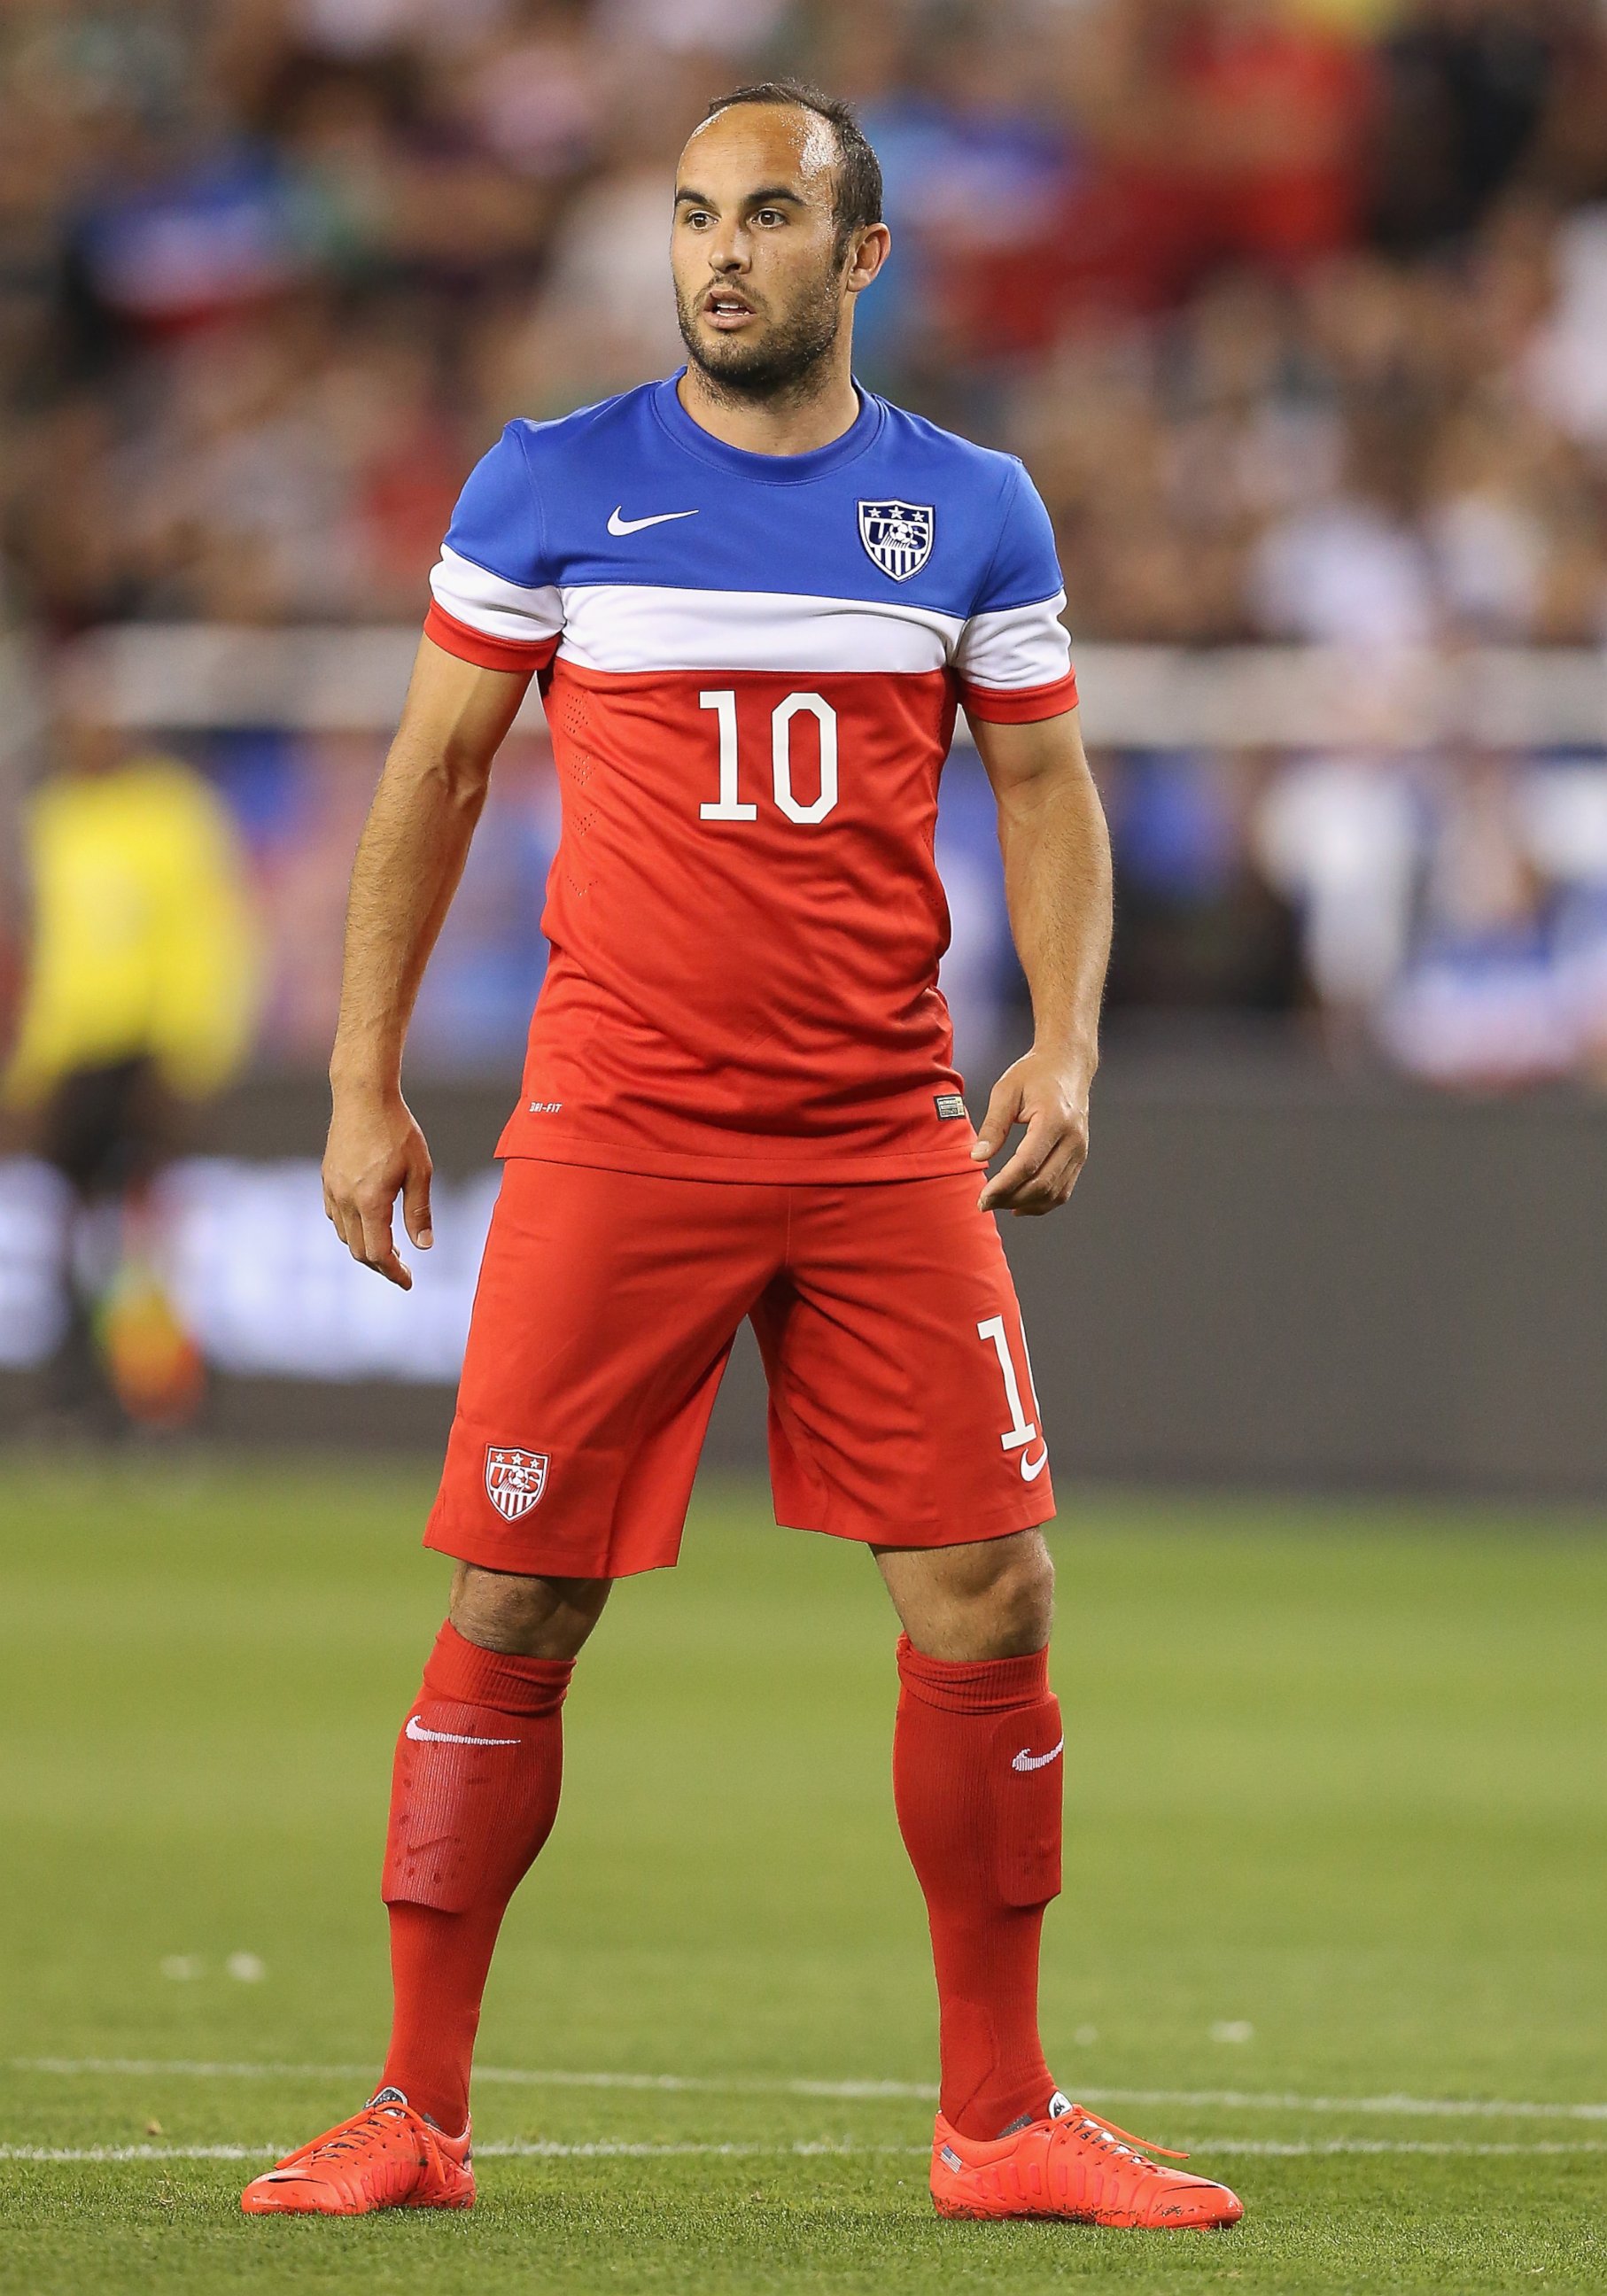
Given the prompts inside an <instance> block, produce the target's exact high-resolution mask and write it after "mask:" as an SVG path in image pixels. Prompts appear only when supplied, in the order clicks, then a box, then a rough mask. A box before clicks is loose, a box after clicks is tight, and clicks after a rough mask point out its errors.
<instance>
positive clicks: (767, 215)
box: [753, 208, 786, 223]
mask: <svg viewBox="0 0 1607 2296" xmlns="http://www.w3.org/2000/svg"><path fill="white" fill-rule="evenodd" d="M753 220H754V222H755V223H785V221H786V217H785V216H783V213H782V211H781V209H779V208H760V209H759V211H758V214H757V215H756V216H755V217H754V218H753Z"/></svg>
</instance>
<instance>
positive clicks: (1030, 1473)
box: [1021, 1443, 1049, 1483]
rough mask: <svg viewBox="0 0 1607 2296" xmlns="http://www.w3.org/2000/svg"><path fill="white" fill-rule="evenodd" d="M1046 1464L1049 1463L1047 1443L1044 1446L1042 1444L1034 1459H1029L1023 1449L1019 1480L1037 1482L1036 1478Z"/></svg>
mask: <svg viewBox="0 0 1607 2296" xmlns="http://www.w3.org/2000/svg"><path fill="white" fill-rule="evenodd" d="M1048 1464H1049V1446H1048V1445H1047V1443H1045V1446H1044V1447H1043V1449H1042V1450H1041V1451H1040V1452H1039V1453H1038V1455H1037V1458H1036V1459H1029V1457H1028V1456H1027V1454H1026V1453H1025V1451H1023V1452H1022V1453H1021V1480H1022V1482H1024V1483H1036V1482H1037V1479H1038V1477H1039V1476H1040V1475H1041V1474H1042V1473H1043V1472H1044V1469H1045V1467H1046V1466H1047V1465H1048Z"/></svg>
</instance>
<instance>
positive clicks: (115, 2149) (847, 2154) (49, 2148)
mask: <svg viewBox="0 0 1607 2296" xmlns="http://www.w3.org/2000/svg"><path fill="white" fill-rule="evenodd" d="M289 2149H290V2148H289V2146H288V2145H282V2144H0V2161H39V2162H43V2163H45V2164H52V2163H56V2162H72V2161H275V2160H277V2159H278V2158H279V2157H280V2156H281V2154H283V2153H286V2152H288V2151H289ZM1194 2149H1195V2151H1196V2152H1197V2153H1200V2154H1201V2156H1204V2155H1208V2154H1209V2155H1215V2154H1229V2153H1231V2154H1233V2155H1234V2156H1236V2157H1239V2158H1254V2159H1259V2160H1271V2159H1275V2160H1309V2159H1312V2158H1316V2157H1326V2156H1329V2155H1332V2154H1336V2153H1363V2154H1365V2155H1368V2156H1369V2157H1371V2156H1373V2155H1375V2154H1382V2153H1390V2154H1395V2153H1431V2154H1433V2155H1434V2156H1435V2157H1437V2158H1445V2159H1477V2160H1487V2159H1489V2158H1492V2157H1500V2158H1503V2159H1508V2158H1513V2157H1514V2156H1516V2157H1521V2158H1525V2159H1529V2158H1534V2157H1537V2156H1541V2155H1544V2156H1546V2158H1553V2157H1555V2156H1557V2155H1560V2154H1570V2153H1607V2144H1546V2143H1544V2142H1542V2143H1540V2144H1412V2143H1406V2142H1398V2141H1396V2140H1395V2139H1393V2138H1390V2137H1368V2136H1335V2137H1331V2138H1328V2139H1326V2140H1325V2141H1324V2142H1322V2143H1317V2144H1283V2143H1280V2142H1278V2141H1277V2140H1276V2139H1262V2138H1259V2137H1229V2138H1226V2139H1224V2140H1222V2141H1219V2142H1212V2143H1207V2144H1201V2143H1200V2141H1199V2140H1198V2139H1196V2140H1195V2146H1194ZM474 2151H475V2156H476V2158H477V2159H479V2160H481V2161H488V2160H493V2161H620V2160H624V2161H673V2160H684V2159H693V2158H696V2159H704V2160H720V2161H789V2160H810V2159H817V2158H820V2157H822V2156H825V2157H829V2158H832V2159H838V2160H864V2159H867V2158H882V2159H886V2158H889V2157H896V2158H898V2159H899V2160H924V2159H925V2158H926V2156H927V2151H928V2148H927V2147H926V2146H925V2145H924V2144H626V2143H619V2142H615V2141H613V2140H612V2139H603V2140H599V2141H597V2142H595V2143H592V2144H560V2143H558V2142H556V2141H555V2140H552V2139H548V2138H532V2139H529V2140H521V2139H518V2138H514V2139H511V2140H509V2141H507V2142H505V2143H498V2144H477V2145H476V2146H475V2148H474Z"/></svg>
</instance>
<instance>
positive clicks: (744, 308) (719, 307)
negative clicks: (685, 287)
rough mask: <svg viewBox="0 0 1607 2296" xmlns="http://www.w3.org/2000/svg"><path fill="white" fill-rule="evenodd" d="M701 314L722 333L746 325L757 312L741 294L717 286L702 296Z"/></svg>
mask: <svg viewBox="0 0 1607 2296" xmlns="http://www.w3.org/2000/svg"><path fill="white" fill-rule="evenodd" d="M703 316H704V317H705V318H706V319H707V320H708V322H709V325H710V326H711V327H718V328H719V330H720V331H721V332H722V333H730V332H733V331H734V329H736V328H738V327H742V326H746V324H748V322H749V320H750V319H752V318H754V317H756V316H757V314H756V313H755V311H754V308H753V306H752V304H751V303H749V302H747V301H745V300H744V299H743V298H742V296H741V295H736V294H733V293H731V292H730V291H729V290H726V289H723V288H717V289H715V290H714V291H713V292H711V293H709V294H708V295H705V296H704V298H703Z"/></svg>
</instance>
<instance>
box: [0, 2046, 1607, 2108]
mask: <svg viewBox="0 0 1607 2296" xmlns="http://www.w3.org/2000/svg"><path fill="white" fill-rule="evenodd" d="M11 2066H12V2071H13V2072H30V2073H59V2074H63V2075H77V2074H95V2073H105V2074H120V2075H128V2076H132V2077H135V2078H138V2079H166V2078H169V2077H171V2078H173V2079H195V2080H355V2081H367V2080H370V2079H373V2075H374V2068H373V2065H372V2064H365V2065H311V2064H273V2063H268V2064H263V2063H232V2064H231V2063H223V2062H217V2063H214V2062H206V2061H203V2060H201V2059H196V2058H163V2057H13V2058H12V2060H11ZM474 2078H475V2079H476V2080H477V2081H480V2082H505V2083H510V2084H514V2085H517V2086H519V2087H531V2088H602V2089H611V2088H612V2089H645V2090H649V2091H654V2090H656V2091H660V2092H662V2091H678V2090H685V2091H690V2092H693V2093H694V2094H701V2095H742V2096H806V2097H820V2098H828V2099H829V2098H838V2099H844V2100H849V2099H856V2098H867V2097H868V2098H876V2097H913V2098H915V2099H918V2100H919V2101H920V2102H922V2103H928V2104H930V2103H935V2102H936V2099H937V2094H938V2092H937V2089H936V2087H933V2086H931V2085H930V2084H929V2083H927V2082H924V2081H890V2080H889V2081H882V2080H840V2081H830V2080H767V2079H762V2078H755V2077H751V2076H749V2075H746V2074H737V2073H733V2074H730V2075H719V2074H699V2073H619V2072H594V2073H588V2072H537V2071H523V2070H521V2069H518V2068H514V2067H511V2066H505V2065H480V2066H477V2067H476V2069H475V2074H474ZM1079 2095H1080V2099H1081V2102H1082V2103H1085V2104H1092V2105H1105V2104H1120V2105H1129V2104H1162V2105H1177V2106H1178V2107H1180V2108H1181V2109H1182V2110H1183V2111H1185V2112H1210V2111H1215V2110H1221V2111H1224V2112H1356V2113H1374V2114H1382V2115H1385V2116H1387V2117H1389V2118H1391V2119H1409V2118H1414V2117H1427V2118H1429V2119H1433V2120H1607V2104H1538V2103H1517V2102H1513V2100H1511V2099H1501V2098H1493V2097H1455V2096H1401V2095H1384V2096H1301V2095H1295V2094H1292V2093H1291V2092H1289V2091H1284V2090H1275V2091H1270V2092H1267V2093H1259V2092H1256V2091H1252V2090H1248V2089H1234V2088H1084V2087H1080V2085H1079Z"/></svg>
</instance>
